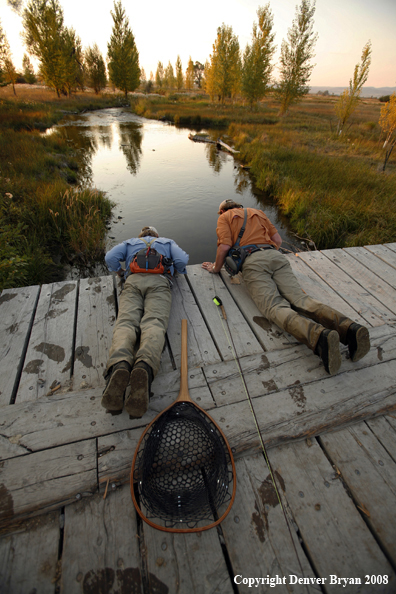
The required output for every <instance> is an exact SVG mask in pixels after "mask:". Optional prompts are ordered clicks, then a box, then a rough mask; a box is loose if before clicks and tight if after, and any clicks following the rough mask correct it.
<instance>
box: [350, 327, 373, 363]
mask: <svg viewBox="0 0 396 594" xmlns="http://www.w3.org/2000/svg"><path fill="white" fill-rule="evenodd" d="M356 344H357V348H356V351H355V352H354V354H353V356H352V357H351V361H353V363H356V361H359V360H360V359H362V358H363V357H364V356H365V355H367V353H368V352H369V350H370V335H369V332H368V330H367V328H365V327H364V326H361V327H360V328H359V329H358V331H357V332H356Z"/></svg>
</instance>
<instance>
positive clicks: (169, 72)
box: [164, 60, 175, 89]
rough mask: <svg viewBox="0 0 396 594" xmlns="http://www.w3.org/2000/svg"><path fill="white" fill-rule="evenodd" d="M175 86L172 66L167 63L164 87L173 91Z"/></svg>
mask: <svg viewBox="0 0 396 594" xmlns="http://www.w3.org/2000/svg"><path fill="white" fill-rule="evenodd" d="M174 86H175V75H174V73H173V66H172V64H171V63H170V60H169V62H168V66H167V67H166V68H165V73H164V87H165V88H167V89H173V88H174Z"/></svg>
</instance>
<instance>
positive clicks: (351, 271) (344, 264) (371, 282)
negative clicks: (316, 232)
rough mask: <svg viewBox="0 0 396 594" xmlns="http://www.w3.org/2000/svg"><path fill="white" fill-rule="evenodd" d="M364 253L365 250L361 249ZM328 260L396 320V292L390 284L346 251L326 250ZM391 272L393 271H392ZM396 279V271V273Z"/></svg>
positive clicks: (384, 314)
mask: <svg viewBox="0 0 396 594" xmlns="http://www.w3.org/2000/svg"><path fill="white" fill-rule="evenodd" d="M360 249H361V251H362V252H364V251H365V250H364V248H360ZM323 253H324V254H325V256H326V258H329V260H331V261H332V262H334V264H336V265H337V266H338V267H339V268H340V269H341V270H343V271H344V272H345V273H346V274H347V275H348V276H350V277H351V278H353V280H354V281H355V282H357V283H359V285H360V286H361V287H363V289H364V290H365V291H367V292H368V293H369V294H371V295H372V296H373V297H375V298H376V299H377V300H378V301H379V302H380V303H382V304H383V305H384V306H385V307H386V308H387V309H388V310H389V311H390V312H391V313H390V317H391V318H392V319H395V314H396V291H395V290H394V289H392V287H391V286H390V285H389V283H388V282H385V281H383V280H382V279H380V278H379V277H378V276H377V275H376V274H374V273H373V272H372V271H371V270H369V269H368V268H367V267H366V266H365V264H364V263H362V262H360V261H358V260H356V259H355V258H353V257H352V255H351V254H349V253H348V252H347V251H346V250H340V249H335V250H326V251H325V252H323ZM390 270H391V269H390ZM395 279H396V271H395ZM382 315H383V317H384V318H385V320H386V319H387V313H386V312H384V313H383V314H382Z"/></svg>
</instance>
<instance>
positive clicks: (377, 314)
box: [298, 252, 392, 326]
mask: <svg viewBox="0 0 396 594" xmlns="http://www.w3.org/2000/svg"><path fill="white" fill-rule="evenodd" d="M298 257H299V258H301V259H302V260H304V262H306V264H308V266H310V267H311V268H312V270H314V271H315V272H316V274H318V275H319V276H320V277H321V278H322V279H323V280H324V281H325V282H326V283H327V284H328V285H330V287H332V288H333V289H334V290H335V291H336V292H337V293H338V294H339V295H340V296H341V297H342V298H343V299H344V300H345V301H348V303H349V304H350V305H351V306H352V307H353V308H354V309H355V310H356V311H357V312H358V313H359V314H360V315H361V316H362V318H364V319H365V320H366V322H367V323H368V324H370V325H371V326H380V325H381V324H384V323H386V321H387V320H388V319H390V318H391V317H392V312H391V311H390V310H389V309H387V308H386V307H385V306H384V305H382V303H380V302H379V301H378V300H377V299H375V297H372V296H371V295H370V294H369V293H367V292H366V291H365V290H364V289H363V288H362V287H361V286H360V285H359V284H358V283H356V282H355V281H354V280H353V278H351V277H350V276H349V275H348V274H346V273H345V272H343V271H342V270H341V269H340V268H339V267H338V266H337V265H336V264H334V263H333V262H331V261H330V260H329V259H328V258H327V257H326V256H325V255H324V253H323V254H322V253H321V252H300V253H299V254H298Z"/></svg>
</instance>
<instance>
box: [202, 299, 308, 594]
mask: <svg viewBox="0 0 396 594" xmlns="http://www.w3.org/2000/svg"><path fill="white" fill-rule="evenodd" d="M213 302H214V304H215V305H216V306H217V308H218V310H217V311H218V313H219V317H220V320H221V325H222V327H223V330H224V334H225V335H226V338H227V340H228V344H229V345H230V347H231V350H232V353H233V356H234V360H235V363H236V364H237V367H238V371H239V375H240V377H241V380H242V384H243V387H244V389H245V393H246V396H247V399H248V402H249V406H250V410H251V413H252V415H253V419H254V423H255V425H256V430H257V433H258V436H259V439H260V444H261V448H262V450H263V454H264V458H265V461H266V463H267V466H268V470H269V472H270V476H271V481H272V484H273V487H274V489H275V493H276V496H277V498H278V502H279V505H280V508H281V510H282V512H283V515H284V518H285V520H286V525H287V529H288V531H289V534H290V538H291V541H292V544H293V548H294V552H295V553H296V557H297V561H298V564H299V566H300V570H301V575H302V577H304V570H303V568H302V564H301V561H300V557H299V555H298V552H297V547H296V544H295V542H294V539H293V535H292V531H291V528H290V523H289V520H288V518H287V515H286V511H285V508H284V507H283V504H282V499H281V496H280V492H279V489H278V486H277V483H276V480H275V473H274V471H273V468H272V464H271V462H270V459H269V457H268V453H267V450H266V447H265V445H264V440H263V436H262V434H261V429H260V426H259V423H258V420H257V416H256V412H255V410H254V407H253V402H252V397H251V396H250V393H249V389H248V387H247V384H246V380H245V376H244V374H243V371H242V367H241V364H240V361H239V357H238V355H237V352H236V348H235V344H234V339H233V338H232V334H231V330H230V326H229V324H228V319H227V314H226V311H225V308H224V305H223V302H222V300H221V299H220V297H218V296H217V295H215V297H213ZM219 309H221V313H222V315H223V318H224V320H225V322H226V324H227V328H228V334H227V332H226V330H225V328H224V324H223V320H222V318H221V316H220V312H219ZM228 336H229V338H230V339H231V343H232V345H231V344H230V340H229V338H228ZM307 591H308V592H309V590H308V587H307Z"/></svg>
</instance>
